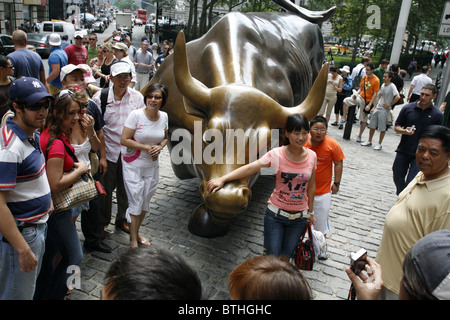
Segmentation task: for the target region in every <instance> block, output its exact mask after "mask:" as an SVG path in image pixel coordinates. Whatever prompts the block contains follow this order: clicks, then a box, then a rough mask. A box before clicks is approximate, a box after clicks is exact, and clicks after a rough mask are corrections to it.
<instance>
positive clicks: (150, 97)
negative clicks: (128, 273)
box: [120, 83, 169, 248]
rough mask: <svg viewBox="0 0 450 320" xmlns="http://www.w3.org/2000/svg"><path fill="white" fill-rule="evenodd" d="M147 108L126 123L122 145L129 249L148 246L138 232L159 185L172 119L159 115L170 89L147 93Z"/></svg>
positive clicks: (152, 88) (154, 88)
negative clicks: (160, 167)
mask: <svg viewBox="0 0 450 320" xmlns="http://www.w3.org/2000/svg"><path fill="white" fill-rule="evenodd" d="M144 93H145V94H144V103H145V105H146V107H145V108H141V109H137V110H133V111H132V112H131V113H130V115H129V116H128V118H127V120H126V121H125V124H124V127H123V131H122V137H121V140H120V143H121V144H122V146H123V147H122V150H121V153H122V160H123V163H122V172H123V180H124V185H125V191H126V193H127V196H128V209H127V212H126V216H127V220H128V223H130V246H131V247H132V248H135V247H137V246H149V245H150V242H149V241H148V240H147V239H145V238H143V237H142V236H140V235H139V228H140V226H141V224H142V221H143V220H144V218H145V214H146V213H147V212H148V211H149V209H150V208H149V204H150V199H151V198H152V196H153V195H154V194H155V192H156V188H157V186H158V181H159V163H158V156H159V154H160V153H161V150H162V149H163V148H164V146H165V145H166V144H167V137H168V129H169V118H168V116H167V113H165V112H164V111H160V109H161V108H162V107H163V106H164V104H165V103H166V101H167V95H168V91H167V87H166V86H164V85H161V84H159V83H154V84H152V85H150V86H148V87H147V89H146V90H145V92H144Z"/></svg>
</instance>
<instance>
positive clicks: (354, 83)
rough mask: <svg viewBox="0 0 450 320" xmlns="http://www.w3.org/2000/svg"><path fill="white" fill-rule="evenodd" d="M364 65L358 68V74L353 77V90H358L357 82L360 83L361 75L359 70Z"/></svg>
mask: <svg viewBox="0 0 450 320" xmlns="http://www.w3.org/2000/svg"><path fill="white" fill-rule="evenodd" d="M363 69H364V67H362V68H361V70H359V73H358V75H357V76H356V77H355V79H353V89H355V90H359V84H360V83H361V80H362V77H361V72H362V71H363Z"/></svg>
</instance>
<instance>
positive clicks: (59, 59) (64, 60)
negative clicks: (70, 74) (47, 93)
mask: <svg viewBox="0 0 450 320" xmlns="http://www.w3.org/2000/svg"><path fill="white" fill-rule="evenodd" d="M68 63H69V59H68V57H67V53H66V52H65V51H64V50H62V49H61V47H53V48H52V53H51V54H50V56H49V57H48V73H49V74H50V73H52V71H53V68H52V65H53V64H59V68H60V70H61V69H62V67H64V66H66V65H67V64H68ZM50 84H52V85H54V86H57V87H58V88H60V89H61V88H62V87H63V85H62V83H61V78H60V77H59V74H58V76H57V77H56V78H55V79H53V80H52V81H50Z"/></svg>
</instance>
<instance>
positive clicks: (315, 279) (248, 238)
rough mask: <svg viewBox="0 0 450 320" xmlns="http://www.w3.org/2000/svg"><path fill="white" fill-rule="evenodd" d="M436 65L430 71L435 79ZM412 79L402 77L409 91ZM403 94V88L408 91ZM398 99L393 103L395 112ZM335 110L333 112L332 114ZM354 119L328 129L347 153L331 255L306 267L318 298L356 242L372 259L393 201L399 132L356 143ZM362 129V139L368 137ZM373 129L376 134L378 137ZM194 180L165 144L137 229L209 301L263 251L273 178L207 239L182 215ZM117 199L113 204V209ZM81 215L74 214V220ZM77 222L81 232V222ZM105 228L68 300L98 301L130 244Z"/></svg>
mask: <svg viewBox="0 0 450 320" xmlns="http://www.w3.org/2000/svg"><path fill="white" fill-rule="evenodd" d="M439 71H441V69H433V70H432V71H431V73H430V75H431V77H432V78H433V83H434V81H435V79H436V76H437V74H438V72H439ZM409 85H410V80H409V79H408V80H406V81H405V90H409ZM406 93H407V91H406ZM400 109H401V107H400V106H397V107H396V108H395V112H396V114H398V112H399V110H400ZM332 117H334V115H332ZM358 131H359V125H358V124H355V125H354V127H353V130H352V135H351V139H350V140H344V139H343V138H342V135H343V130H339V129H338V128H337V127H333V126H330V128H329V130H328V135H329V136H331V137H333V138H335V139H336V140H337V141H338V142H339V143H340V145H341V147H342V149H343V151H344V154H345V156H346V159H345V160H344V171H343V177H342V182H341V187H340V191H339V193H338V194H337V195H333V196H332V208H331V212H330V226H331V234H330V236H329V238H328V240H327V243H328V251H329V253H330V257H329V259H328V260H325V261H318V262H317V263H316V264H315V265H314V270H313V271H305V272H304V274H305V276H306V277H307V279H308V280H309V282H310V284H311V287H312V288H313V290H314V294H315V299H316V300H330V299H331V300H344V299H346V298H347V294H348V290H349V288H350V281H349V279H348V278H347V275H346V273H345V268H346V267H347V266H348V265H349V262H350V258H349V254H350V252H356V251H357V250H359V249H360V248H364V249H366V250H367V252H368V255H369V257H371V258H375V257H376V253H377V250H378V245H379V242H380V240H381V236H382V233H383V227H384V219H385V216H386V214H387V213H388V211H389V209H390V208H391V207H392V205H393V204H394V203H395V201H396V198H397V197H396V195H395V186H394V183H393V181H392V163H393V161H394V158H395V148H396V147H397V145H398V143H399V141H400V136H399V135H397V134H396V133H395V132H394V131H393V129H392V128H391V129H389V130H388V131H387V133H386V137H385V139H384V142H383V149H382V150H381V151H375V150H373V148H372V147H362V146H361V145H360V143H356V142H355V137H356V135H357V132H358ZM368 133H369V131H368V130H367V129H366V130H365V132H364V134H363V140H365V139H367V137H368ZM378 134H379V133H378V132H377V133H375V137H374V139H378ZM198 186H199V180H198V179H190V180H179V179H177V178H176V177H175V175H174V173H173V171H172V168H171V164H170V156H169V153H168V151H167V148H165V149H164V150H163V153H162V155H161V158H160V182H159V186H158V191H157V192H156V194H155V196H154V197H153V199H152V203H151V212H150V214H149V215H147V217H146V218H145V220H144V222H143V225H142V227H141V233H142V235H143V236H145V237H146V238H148V239H150V240H151V242H152V244H153V245H158V246H161V247H164V248H167V249H169V250H171V251H173V252H176V253H178V254H181V255H182V256H183V257H184V258H185V259H186V260H187V261H188V263H190V264H191V265H192V266H193V267H194V268H195V269H196V270H197V272H198V274H199V276H200V279H201V281H202V284H203V290H204V297H205V299H208V300H222V299H228V298H229V297H228V287H227V279H228V275H229V274H230V272H231V271H232V270H233V269H234V268H235V267H236V266H237V265H238V264H240V263H241V262H243V261H244V260H245V259H247V258H250V257H252V256H255V255H260V254H262V251H263V247H262V244H263V216H264V211H265V206H266V202H267V199H268V198H269V196H270V194H271V192H272V190H273V186H274V177H271V176H261V177H260V178H259V179H258V180H257V182H256V183H255V184H254V186H253V188H252V192H253V196H252V201H251V202H250V204H249V207H248V210H247V211H246V212H245V213H243V214H241V215H240V216H238V217H236V218H235V220H234V221H233V222H232V224H231V226H230V230H229V232H228V234H227V235H225V236H224V237H219V238H214V239H205V238H200V237H197V236H195V235H193V234H191V233H190V232H189V231H188V229H187V225H188V221H189V217H190V214H191V212H192V210H193V209H194V208H195V207H196V206H197V205H198V204H199V203H200V196H199V194H198V191H197V190H198ZM116 210H117V206H116V205H114V206H113V214H114V215H115V212H116ZM78 220H79V219H78ZM77 228H78V230H79V235H80V239H81V241H83V239H84V238H83V235H82V233H81V228H80V224H79V221H78V222H77ZM108 230H109V231H110V232H112V233H111V235H110V236H109V237H108V238H107V239H106V242H107V243H108V244H109V245H110V246H111V247H112V248H113V252H112V253H110V254H105V253H99V252H91V253H88V252H84V258H83V262H82V264H81V266H80V268H81V289H80V290H73V292H72V294H71V295H69V296H68V297H67V299H70V300H86V299H93V300H97V299H99V298H100V292H101V290H102V288H103V285H104V282H105V279H104V277H105V273H106V271H107V270H108V267H109V265H110V264H111V262H113V261H114V260H115V259H116V258H117V257H118V255H120V254H121V253H123V252H125V251H126V250H127V249H128V246H129V235H128V234H126V233H124V232H122V231H118V230H115V228H114V219H113V221H112V222H111V224H110V225H109V227H108Z"/></svg>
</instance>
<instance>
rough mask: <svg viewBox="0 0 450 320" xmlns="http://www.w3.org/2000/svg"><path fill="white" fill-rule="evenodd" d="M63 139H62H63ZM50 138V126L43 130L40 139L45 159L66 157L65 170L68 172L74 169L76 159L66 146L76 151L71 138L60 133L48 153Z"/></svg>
mask: <svg viewBox="0 0 450 320" xmlns="http://www.w3.org/2000/svg"><path fill="white" fill-rule="evenodd" d="M60 139H61V140H62V141H61V140H60ZM48 140H49V132H48V128H47V129H45V130H44V131H42V134H41V138H40V140H39V142H40V144H41V150H42V152H43V153H44V156H45V161H46V162H47V161H48V159H51V158H63V159H64V168H63V171H64V172H67V171H70V170H72V169H73V165H74V161H73V159H72V157H71V156H70V155H69V154H68V153H67V151H66V148H65V146H64V144H65V145H67V146H68V147H69V148H70V150H72V152H74V149H73V147H72V146H71V145H70V140H69V138H67V137H66V136H65V135H64V134H62V133H60V134H59V135H58V138H57V139H55V140H53V142H52V144H51V146H50V150H48V153H47V144H48Z"/></svg>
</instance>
